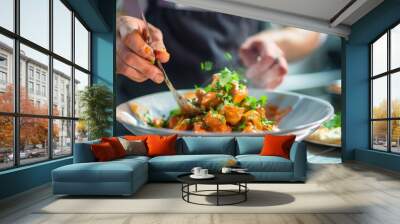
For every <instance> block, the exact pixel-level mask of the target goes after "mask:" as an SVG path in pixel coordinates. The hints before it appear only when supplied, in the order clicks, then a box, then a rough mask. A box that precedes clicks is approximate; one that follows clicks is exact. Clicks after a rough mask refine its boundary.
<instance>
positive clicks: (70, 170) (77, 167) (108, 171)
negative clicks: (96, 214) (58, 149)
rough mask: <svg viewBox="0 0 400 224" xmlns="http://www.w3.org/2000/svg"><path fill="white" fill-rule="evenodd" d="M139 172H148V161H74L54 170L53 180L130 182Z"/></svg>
mask: <svg viewBox="0 0 400 224" xmlns="http://www.w3.org/2000/svg"><path fill="white" fill-rule="evenodd" d="M138 172H147V163H146V162H145V161H142V160H140V159H130V160H128V159H122V160H114V161H109V162H92V163H74V164H70V165H66V166H62V167H59V168H57V169H55V170H53V181H58V182H130V181H132V176H133V175H134V173H138Z"/></svg>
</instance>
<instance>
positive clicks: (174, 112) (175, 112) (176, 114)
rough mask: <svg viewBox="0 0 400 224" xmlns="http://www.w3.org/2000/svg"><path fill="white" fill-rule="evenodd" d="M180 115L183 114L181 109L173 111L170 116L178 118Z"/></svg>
mask: <svg viewBox="0 0 400 224" xmlns="http://www.w3.org/2000/svg"><path fill="white" fill-rule="evenodd" d="M180 114H181V109H179V108H177V109H174V110H171V112H169V116H170V117H173V116H178V115H180Z"/></svg>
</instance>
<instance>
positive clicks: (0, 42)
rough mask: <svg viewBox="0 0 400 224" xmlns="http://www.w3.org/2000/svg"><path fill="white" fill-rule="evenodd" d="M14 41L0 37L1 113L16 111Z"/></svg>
mask: <svg viewBox="0 0 400 224" xmlns="http://www.w3.org/2000/svg"><path fill="white" fill-rule="evenodd" d="M13 49H14V43H13V40H12V39H10V38H7V37H5V36H3V35H0V111H2V112H13V111H14V72H13V64H14V63H13V62H14V57H13Z"/></svg>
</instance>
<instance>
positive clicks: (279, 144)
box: [260, 135, 296, 159]
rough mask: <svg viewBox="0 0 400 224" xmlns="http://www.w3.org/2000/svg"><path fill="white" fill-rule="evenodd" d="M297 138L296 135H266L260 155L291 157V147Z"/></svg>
mask: <svg viewBox="0 0 400 224" xmlns="http://www.w3.org/2000/svg"><path fill="white" fill-rule="evenodd" d="M295 139H296V136H295V135H265V136H264V145H263V148H262V149H261V152H260V155H261V156H280V157H284V158H286V159H290V148H291V147H292V144H293V142H294V140H295Z"/></svg>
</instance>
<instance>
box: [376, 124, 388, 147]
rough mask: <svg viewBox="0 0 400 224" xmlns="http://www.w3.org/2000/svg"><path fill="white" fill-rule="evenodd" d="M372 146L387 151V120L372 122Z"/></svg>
mask: <svg viewBox="0 0 400 224" xmlns="http://www.w3.org/2000/svg"><path fill="white" fill-rule="evenodd" d="M372 148H373V149H376V150H382V151H387V121H373V122H372Z"/></svg>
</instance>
